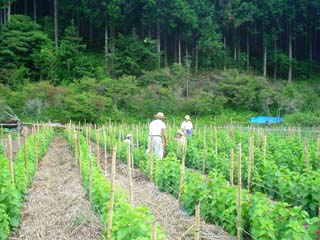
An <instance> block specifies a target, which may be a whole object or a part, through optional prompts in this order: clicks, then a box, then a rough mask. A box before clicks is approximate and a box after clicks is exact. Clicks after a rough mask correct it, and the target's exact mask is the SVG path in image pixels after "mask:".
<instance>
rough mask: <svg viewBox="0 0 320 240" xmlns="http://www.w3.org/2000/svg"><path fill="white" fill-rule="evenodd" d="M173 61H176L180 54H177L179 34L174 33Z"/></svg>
mask: <svg viewBox="0 0 320 240" xmlns="http://www.w3.org/2000/svg"><path fill="white" fill-rule="evenodd" d="M173 49H174V50H173V54H174V56H173V61H174V62H175V63H176V62H177V60H178V54H177V34H175V35H174V47H173Z"/></svg>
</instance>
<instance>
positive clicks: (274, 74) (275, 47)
mask: <svg viewBox="0 0 320 240" xmlns="http://www.w3.org/2000/svg"><path fill="white" fill-rule="evenodd" d="M273 79H274V80H276V79H277V39H275V40H274V68H273Z"/></svg>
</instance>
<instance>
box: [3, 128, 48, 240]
mask: <svg viewBox="0 0 320 240" xmlns="http://www.w3.org/2000/svg"><path fill="white" fill-rule="evenodd" d="M34 129H35V128H34ZM38 130H39V129H38ZM26 136H27V134H25V139H24V144H23V145H21V148H20V150H19V152H18V153H17V155H16V158H15V160H14V161H13V159H12V158H11V157H10V159H7V158H6V156H4V155H3V154H0V169H1V171H0V239H1V240H5V239H7V238H8V237H9V235H10V230H14V229H16V228H17V227H18V226H19V215H20V209H21V206H22V203H23V200H24V196H25V194H26V192H27V191H28V188H29V187H30V185H31V183H32V180H33V176H34V174H35V172H36V170H37V164H38V161H40V160H41V159H42V157H43V156H44V154H45V153H46V151H47V149H48V146H49V144H50V142H51V140H52V137H53V130H52V129H50V128H48V127H44V128H42V129H41V130H40V131H38V132H37V131H34V132H33V134H31V135H29V136H28V137H26Z"/></svg>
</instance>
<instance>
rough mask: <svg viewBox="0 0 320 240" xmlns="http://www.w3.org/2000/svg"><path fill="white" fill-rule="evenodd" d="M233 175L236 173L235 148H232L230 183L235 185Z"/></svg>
mask: <svg viewBox="0 0 320 240" xmlns="http://www.w3.org/2000/svg"><path fill="white" fill-rule="evenodd" d="M233 175H234V149H233V148H231V149H230V185H231V187H233V185H234V183H233V179H234V178H233Z"/></svg>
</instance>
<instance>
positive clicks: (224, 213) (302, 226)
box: [91, 125, 320, 239]
mask: <svg viewBox="0 0 320 240" xmlns="http://www.w3.org/2000/svg"><path fill="white" fill-rule="evenodd" d="M146 129H147V127H146V126H143V125H142V126H141V125H135V126H128V125H125V126H111V127H110V126H109V127H106V128H105V130H106V131H107V133H108V132H109V134H111V135H113V137H110V139H109V138H108V141H109V144H110V145H112V144H117V145H118V144H119V143H120V142H121V139H123V138H124V136H125V135H126V134H127V133H132V134H133V135H135V136H138V138H136V139H135V140H134V142H135V146H136V147H135V148H134V150H133V151H134V154H133V155H134V156H135V157H133V158H134V161H135V163H136V165H137V166H139V168H140V169H142V170H143V171H145V173H146V175H147V176H149V178H151V179H154V181H155V183H156V184H157V185H158V187H159V189H161V190H162V191H166V192H169V193H172V194H173V195H175V196H176V197H178V198H179V199H180V201H181V204H182V207H183V208H184V209H185V210H186V211H188V212H189V213H190V214H193V213H194V207H195V204H196V202H197V201H199V200H200V202H201V201H202V204H203V207H204V208H205V209H203V210H202V217H203V218H204V219H205V220H206V221H208V222H215V223H219V224H220V225H221V226H223V227H224V228H225V229H226V230H227V231H228V232H230V233H231V234H234V235H236V233H237V225H238V221H239V219H238V214H237V211H238V210H239V208H238V207H237V201H238V199H239V190H237V184H238V178H239V177H241V178H242V181H241V183H242V184H241V185H242V188H243V190H242V191H241V199H243V201H242V204H241V205H242V214H241V221H242V225H241V226H242V227H241V230H242V231H241V235H242V236H244V237H249V238H252V239H261V238H263V239H264V238H265V239H286V238H288V239H289V238H290V239H316V237H317V231H318V230H317V229H318V228H319V219H318V218H317V216H318V214H319V186H320V177H319V171H318V170H319V144H320V140H319V137H318V134H319V132H317V130H316V129H314V131H310V132H309V130H308V131H302V130H301V129H298V128H297V129H293V128H290V129H283V128H279V129H277V128H275V129H263V128H251V129H250V128H249V131H248V128H239V129H236V128H235V127H234V126H226V127H223V128H218V127H214V126H210V127H205V128H198V129H196V131H195V135H194V136H193V137H192V139H189V141H188V144H187V150H186V155H185V157H183V155H182V152H181V150H182V148H181V146H179V145H177V144H176V141H174V137H175V129H177V128H176V126H172V127H171V128H170V127H169V129H168V133H169V138H170V140H169V146H168V150H167V158H166V159H165V160H163V161H162V162H157V161H153V160H152V159H151V160H150V157H148V156H146V155H145V149H146V145H147V132H146ZM245 129H246V130H247V131H245ZM100 130H101V129H100ZM295 132H296V133H295ZM100 135H101V136H100V137H99V139H102V134H101V133H100ZM91 137H92V139H95V138H97V137H96V136H94V134H93V133H91ZM119 139H120V140H119ZM250 139H251V140H250ZM253 139H256V141H254V140H253ZM239 143H241V144H239ZM240 145H241V148H240V151H241V162H242V164H241V172H242V173H241V176H239V171H238V169H239V164H238V162H239V146H240ZM137 146H138V147H137ZM125 149H126V146H125V145H124V144H122V151H120V159H123V160H124V161H126V160H125V159H126V151H125ZM232 149H233V150H232ZM230 150H231V152H233V153H232V154H231V155H232V156H233V157H231V158H230ZM184 158H185V166H186V167H187V169H185V173H183V171H182V170H181V160H182V159H184ZM179 159H180V160H179ZM249 166H250V167H249ZM150 169H152V171H150ZM195 170H198V171H196V172H195ZM182 173H183V174H184V177H183V184H181V175H182ZM181 185H183V186H182V187H181ZM181 188H182V189H183V191H179V190H180V189H181ZM231 203H232V204H231ZM230 204H231V205H230ZM279 214H280V215H279ZM292 222H294V224H293V225H290V224H289V223H292ZM298 227H299V228H298ZM238 234H239V233H238Z"/></svg>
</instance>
